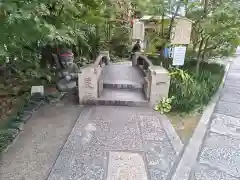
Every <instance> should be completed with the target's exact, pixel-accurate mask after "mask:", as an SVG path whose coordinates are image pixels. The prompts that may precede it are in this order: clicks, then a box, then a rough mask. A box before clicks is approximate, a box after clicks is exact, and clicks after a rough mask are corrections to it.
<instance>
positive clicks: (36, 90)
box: [31, 86, 44, 96]
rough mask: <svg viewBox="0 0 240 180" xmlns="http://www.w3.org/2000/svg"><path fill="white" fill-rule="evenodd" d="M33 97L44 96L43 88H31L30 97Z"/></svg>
mask: <svg viewBox="0 0 240 180" xmlns="http://www.w3.org/2000/svg"><path fill="white" fill-rule="evenodd" d="M33 95H41V96H43V95H44V88H43V86H32V88H31V96H33Z"/></svg>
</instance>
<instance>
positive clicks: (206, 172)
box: [194, 164, 238, 180]
mask: <svg viewBox="0 0 240 180" xmlns="http://www.w3.org/2000/svg"><path fill="white" fill-rule="evenodd" d="M194 177H195V178H194V180H238V178H235V177H232V176H230V175H228V174H227V173H226V172H223V171H220V170H218V169H216V168H212V167H210V166H206V165H203V164H198V165H197V168H196V169H195V172H194Z"/></svg>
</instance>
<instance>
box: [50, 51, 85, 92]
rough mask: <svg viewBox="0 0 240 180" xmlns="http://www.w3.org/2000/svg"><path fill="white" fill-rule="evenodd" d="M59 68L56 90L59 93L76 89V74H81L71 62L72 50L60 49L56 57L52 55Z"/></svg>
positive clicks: (72, 57) (72, 58)
mask: <svg viewBox="0 0 240 180" xmlns="http://www.w3.org/2000/svg"><path fill="white" fill-rule="evenodd" d="M53 57H54V59H55V62H56V64H57V66H58V67H59V72H58V78H59V81H58V82H57V88H58V90H59V91H61V92H67V91H71V90H76V89H77V80H78V73H81V71H80V69H79V68H78V66H77V65H76V64H75V63H74V62H73V60H74V55H73V53H72V50H69V49H61V50H60V52H59V53H58V55H53Z"/></svg>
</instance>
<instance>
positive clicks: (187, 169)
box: [170, 62, 231, 180]
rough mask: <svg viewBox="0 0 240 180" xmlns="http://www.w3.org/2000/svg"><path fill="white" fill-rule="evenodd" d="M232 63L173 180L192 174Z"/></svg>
mask: <svg viewBox="0 0 240 180" xmlns="http://www.w3.org/2000/svg"><path fill="white" fill-rule="evenodd" d="M230 65H231V62H228V63H227V65H226V68H225V74H224V77H223V80H222V83H221V85H220V86H219V88H218V91H217V92H216V94H215V95H214V96H213V98H212V100H211V101H210V103H209V104H208V106H207V107H206V109H205V110H204V112H203V115H202V117H201V119H200V121H199V123H198V125H197V127H196V129H195V131H194V133H193V135H192V138H191V139H190V140H189V143H188V145H187V146H186V147H185V148H184V149H183V154H182V157H181V159H180V162H179V164H178V165H177V166H176V171H175V172H174V173H173V175H172V176H171V177H170V179H171V180H188V179H189V176H190V174H191V170H192V167H193V166H194V165H195V163H196V161H197V157H198V154H199V152H200V150H201V147H202V144H203V141H204V138H205V135H206V132H207V129H208V127H209V124H210V118H211V116H212V113H213V111H214V109H215V106H216V104H217V102H218V100H219V98H220V94H221V91H222V89H223V87H224V83H225V80H226V77H227V74H228V71H229V68H230Z"/></svg>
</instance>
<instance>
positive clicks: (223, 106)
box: [215, 101, 240, 118]
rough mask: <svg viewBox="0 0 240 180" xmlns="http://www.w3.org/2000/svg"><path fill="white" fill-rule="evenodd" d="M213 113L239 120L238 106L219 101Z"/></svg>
mask: <svg viewBox="0 0 240 180" xmlns="http://www.w3.org/2000/svg"><path fill="white" fill-rule="evenodd" d="M215 112H216V113H221V114H225V115H228V116H233V117H237V118H240V104H236V103H231V102H226V101H219V102H218V104H217V105H216V108H215Z"/></svg>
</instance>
